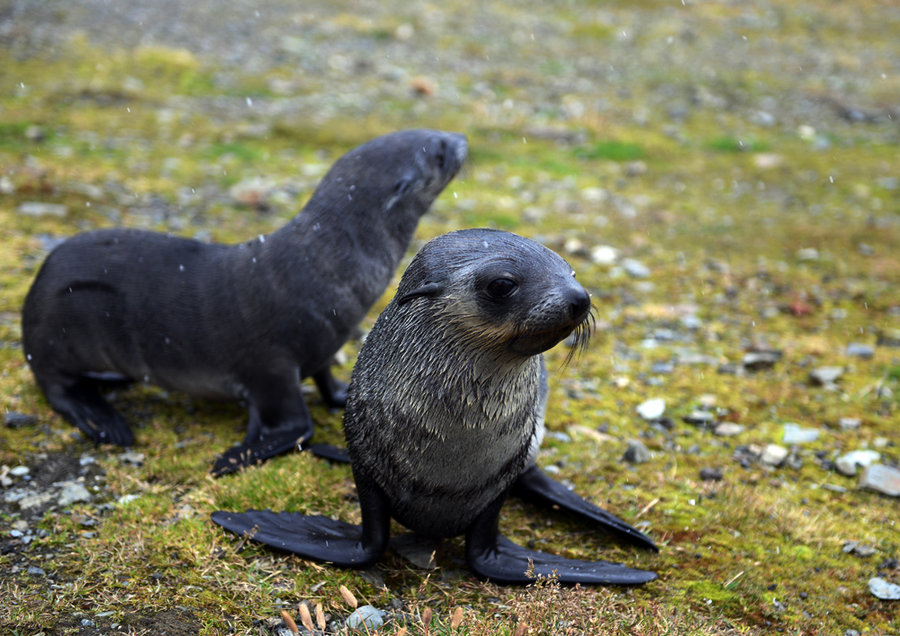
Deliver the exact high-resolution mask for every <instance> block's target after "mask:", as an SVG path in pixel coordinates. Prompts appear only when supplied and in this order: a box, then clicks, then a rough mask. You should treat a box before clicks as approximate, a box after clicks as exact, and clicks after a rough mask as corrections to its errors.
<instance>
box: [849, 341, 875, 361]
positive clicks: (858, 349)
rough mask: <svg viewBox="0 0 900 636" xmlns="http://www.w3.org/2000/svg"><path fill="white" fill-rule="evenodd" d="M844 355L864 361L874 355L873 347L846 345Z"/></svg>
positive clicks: (855, 343)
mask: <svg viewBox="0 0 900 636" xmlns="http://www.w3.org/2000/svg"><path fill="white" fill-rule="evenodd" d="M845 353H846V354H847V355H848V356H854V357H857V358H862V359H864V360H869V359H871V358H872V357H873V356H874V355H875V347H873V346H872V345H867V344H861V343H858V342H851V343H850V344H848V345H847V349H846V351H845Z"/></svg>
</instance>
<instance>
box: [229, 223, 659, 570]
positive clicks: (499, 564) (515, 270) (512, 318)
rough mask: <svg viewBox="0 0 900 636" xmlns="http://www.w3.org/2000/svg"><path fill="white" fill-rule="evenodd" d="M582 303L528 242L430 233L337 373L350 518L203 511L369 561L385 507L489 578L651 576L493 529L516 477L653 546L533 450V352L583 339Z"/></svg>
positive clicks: (543, 377)
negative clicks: (343, 386)
mask: <svg viewBox="0 0 900 636" xmlns="http://www.w3.org/2000/svg"><path fill="white" fill-rule="evenodd" d="M590 306H591V301H590V297H589V295H588V293H587V292H586V291H585V290H584V288H583V287H582V286H581V285H579V284H578V283H577V282H576V281H575V278H574V272H573V271H572V268H571V267H570V266H569V265H568V263H566V262H565V261H564V260H563V259H562V258H561V257H560V256H558V255H557V254H556V253H554V252H552V251H551V250H549V249H547V248H546V247H544V246H542V245H540V244H539V243H536V242H534V241H531V240H529V239H525V238H522V237H520V236H517V235H515V234H510V233H508V232H501V231H497V230H485V229H476V230H462V231H458V232H451V233H450V234H445V235H442V236H440V237H438V238H436V239H434V240H432V241H430V242H429V243H428V244H426V245H425V246H424V247H423V248H422V249H421V250H420V251H419V253H418V254H417V255H416V257H415V258H414V259H413V261H412V263H411V264H410V266H409V268H408V269H407V270H406V273H405V274H404V275H403V279H402V280H401V282H400V286H399V289H398V291H397V294H396V296H395V297H394V299H393V300H392V301H391V303H390V304H389V305H388V306H387V308H386V309H385V310H384V312H383V313H382V314H381V316H379V318H378V320H377V322H376V323H375V326H374V328H373V329H372V331H371V332H370V333H369V335H368V337H367V338H366V341H365V344H364V345H363V348H362V350H361V351H360V355H359V359H358V360H357V363H356V367H355V368H354V370H353V375H352V379H351V381H350V387H349V391H348V400H347V408H346V411H345V414H344V432H345V436H346V440H347V447H348V450H349V453H350V460H351V464H352V468H353V477H354V480H355V482H356V487H357V491H358V494H359V503H360V507H361V509H362V527H359V526H355V525H351V524H347V523H344V522H342V521H336V520H333V519H330V518H328V517H324V516H307V515H302V514H298V513H290V512H281V513H276V512H272V511H270V510H265V511H258V510H250V511H247V512H244V513H231V512H223V511H217V512H214V513H213V515H212V519H213V521H214V522H215V523H217V524H219V525H221V526H223V527H224V528H226V529H228V530H230V531H232V532H235V533H238V534H246V535H247V536H250V537H252V539H253V540H254V541H258V542H261V543H264V544H267V545H269V546H272V547H275V548H277V549H279V550H284V551H288V552H292V553H296V554H298V555H300V556H302V557H305V558H308V559H312V560H316V561H324V562H331V563H334V564H336V565H338V566H342V567H351V568H365V567H368V566H370V565H372V564H373V563H374V562H375V561H376V560H377V559H378V558H379V557H380V556H381V555H382V553H383V552H384V550H385V548H386V546H387V544H388V538H389V537H388V535H389V524H390V518H391V517H393V518H395V519H396V520H397V521H399V522H400V523H402V524H403V525H404V526H406V527H408V528H410V529H411V530H413V531H414V532H416V533H418V534H420V535H424V536H429V537H435V538H442V537H451V536H457V535H461V534H464V535H465V539H466V560H467V562H468V564H469V566H470V568H471V569H472V570H473V571H474V572H475V573H476V574H477V575H479V576H480V577H482V578H485V579H488V580H491V581H494V582H498V583H514V584H522V583H528V582H531V581H533V580H534V579H533V578H532V576H531V575H530V574H529V573H532V574H539V575H551V574H554V573H555V574H556V575H557V576H558V577H559V580H560V581H561V582H565V583H584V584H618V585H637V584H641V583H646V582H647V581H651V580H653V579H655V578H656V574H654V573H653V572H648V571H644V570H636V569H632V568H628V567H626V566H624V565H621V564H616V563H610V562H606V561H575V560H571V559H566V558H563V557H560V556H557V555H553V554H548V553H545V552H538V551H534V550H527V549H525V548H523V547H520V546H518V545H516V544H514V543H512V542H511V541H509V540H508V539H506V538H504V537H502V536H501V535H500V534H499V532H498V518H499V513H500V508H501V506H502V505H503V502H504V500H505V499H506V497H507V495H508V494H510V492H511V491H516V492H517V493H519V494H522V495H524V496H525V497H526V498H529V499H532V500H534V501H537V502H539V503H546V504H552V505H559V506H560V507H562V508H564V509H566V510H569V511H570V512H574V513H576V514H578V515H580V516H581V517H582V518H584V519H587V520H590V521H592V522H594V523H595V524H598V525H600V526H601V527H603V528H605V529H607V530H610V531H612V532H613V533H615V534H616V535H618V536H619V537H620V538H624V539H626V540H628V541H631V542H633V543H636V544H639V545H642V546H644V547H649V548H653V549H656V546H655V545H654V544H653V541H652V540H651V539H650V538H649V537H647V536H646V535H644V534H643V533H641V532H640V531H638V530H636V529H634V528H632V527H631V526H629V525H628V524H626V523H625V522H623V521H621V520H620V519H617V518H616V517H614V516H613V515H611V514H609V513H607V512H606V511H604V510H602V509H601V508H598V507H596V506H594V505H592V504H590V503H589V502H587V501H585V500H584V499H582V498H581V497H579V496H578V495H576V494H574V493H572V492H570V491H569V490H568V489H566V488H565V487H563V486H562V485H561V484H559V483H558V482H555V481H553V480H552V479H550V478H549V477H547V476H546V475H545V474H544V473H542V472H541V471H540V470H539V469H538V468H537V466H536V464H535V456H536V454H537V451H538V449H539V447H540V444H541V439H542V437H543V433H544V409H545V406H546V400H547V393H548V392H547V371H546V367H545V366H544V360H543V356H542V355H541V354H542V352H543V351H546V350H547V349H549V348H550V347H552V346H554V345H555V344H557V343H558V342H560V341H561V340H563V339H564V338H566V337H567V336H568V335H569V334H571V333H573V332H574V333H575V334H576V337H577V340H579V341H581V342H586V340H587V337H588V335H589V333H590V330H589V324H590V318H589V315H590ZM532 568H533V569H532Z"/></svg>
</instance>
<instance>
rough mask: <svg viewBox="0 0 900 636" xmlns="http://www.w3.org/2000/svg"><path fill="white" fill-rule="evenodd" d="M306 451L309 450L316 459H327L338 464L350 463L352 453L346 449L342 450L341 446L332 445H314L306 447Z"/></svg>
mask: <svg viewBox="0 0 900 636" xmlns="http://www.w3.org/2000/svg"><path fill="white" fill-rule="evenodd" d="M304 450H309V451H310V452H312V454H313V455H315V456H316V457H321V458H322V459H327V460H328V461H330V462H335V463H338V464H349V463H350V453H348V452H347V449H346V448H341V447H340V446H332V445H331V444H312V445H310V446H306V447H305V448H304Z"/></svg>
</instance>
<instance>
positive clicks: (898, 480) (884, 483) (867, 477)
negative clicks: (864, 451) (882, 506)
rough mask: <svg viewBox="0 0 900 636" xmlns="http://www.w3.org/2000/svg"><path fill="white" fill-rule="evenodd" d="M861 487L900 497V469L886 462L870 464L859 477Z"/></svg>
mask: <svg viewBox="0 0 900 636" xmlns="http://www.w3.org/2000/svg"><path fill="white" fill-rule="evenodd" d="M859 487H860V488H867V489H869V490H874V491H876V492H880V493H882V494H885V495H888V496H891V497H900V469H897V468H894V467H893V466H886V465H884V464H870V465H868V466H866V468H865V470H863V473H862V475H860V477H859Z"/></svg>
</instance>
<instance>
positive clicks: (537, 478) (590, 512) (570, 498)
mask: <svg viewBox="0 0 900 636" xmlns="http://www.w3.org/2000/svg"><path fill="white" fill-rule="evenodd" d="M512 494H513V495H514V496H516V497H519V498H520V499H524V500H525V501H528V502H530V503H534V504H540V505H544V506H559V507H560V508H561V509H563V510H566V511H568V512H570V513H572V514H575V515H578V516H579V517H581V518H583V519H587V520H589V521H592V522H594V523H596V524H599V525H600V526H601V527H602V528H603V529H604V530H606V531H607V532H610V533H611V534H613V535H615V536H616V537H618V538H620V539H624V540H626V541H628V542H629V543H632V544H634V545H638V546H640V547H642V548H650V549H651V550H654V551H656V552H659V548H658V547H657V546H656V544H655V543H654V542H653V539H651V538H650V537H648V536H647V535H646V534H644V533H643V532H641V531H640V530H638V529H637V528H634V527H632V526H630V525H629V524H627V523H625V522H624V521H622V520H621V519H619V518H618V517H616V516H615V515H613V514H610V513H608V512H607V511H606V510H604V509H603V508H600V507H599V506H595V505H594V504H592V503H591V502H589V501H587V500H586V499H583V498H582V497H580V496H579V495H578V494H576V493H574V492H572V491H571V490H569V489H568V488H566V487H565V486H563V485H562V484H561V483H559V482H558V481H556V480H554V479H551V478H550V477H548V476H547V475H546V473H544V472H543V471H541V469H540V468H538V467H537V466H531V467H530V468H526V469H525V470H524V471H522V473H521V474H520V475H519V476H518V478H517V479H516V481H515V483H514V484H513V489H512Z"/></svg>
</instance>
